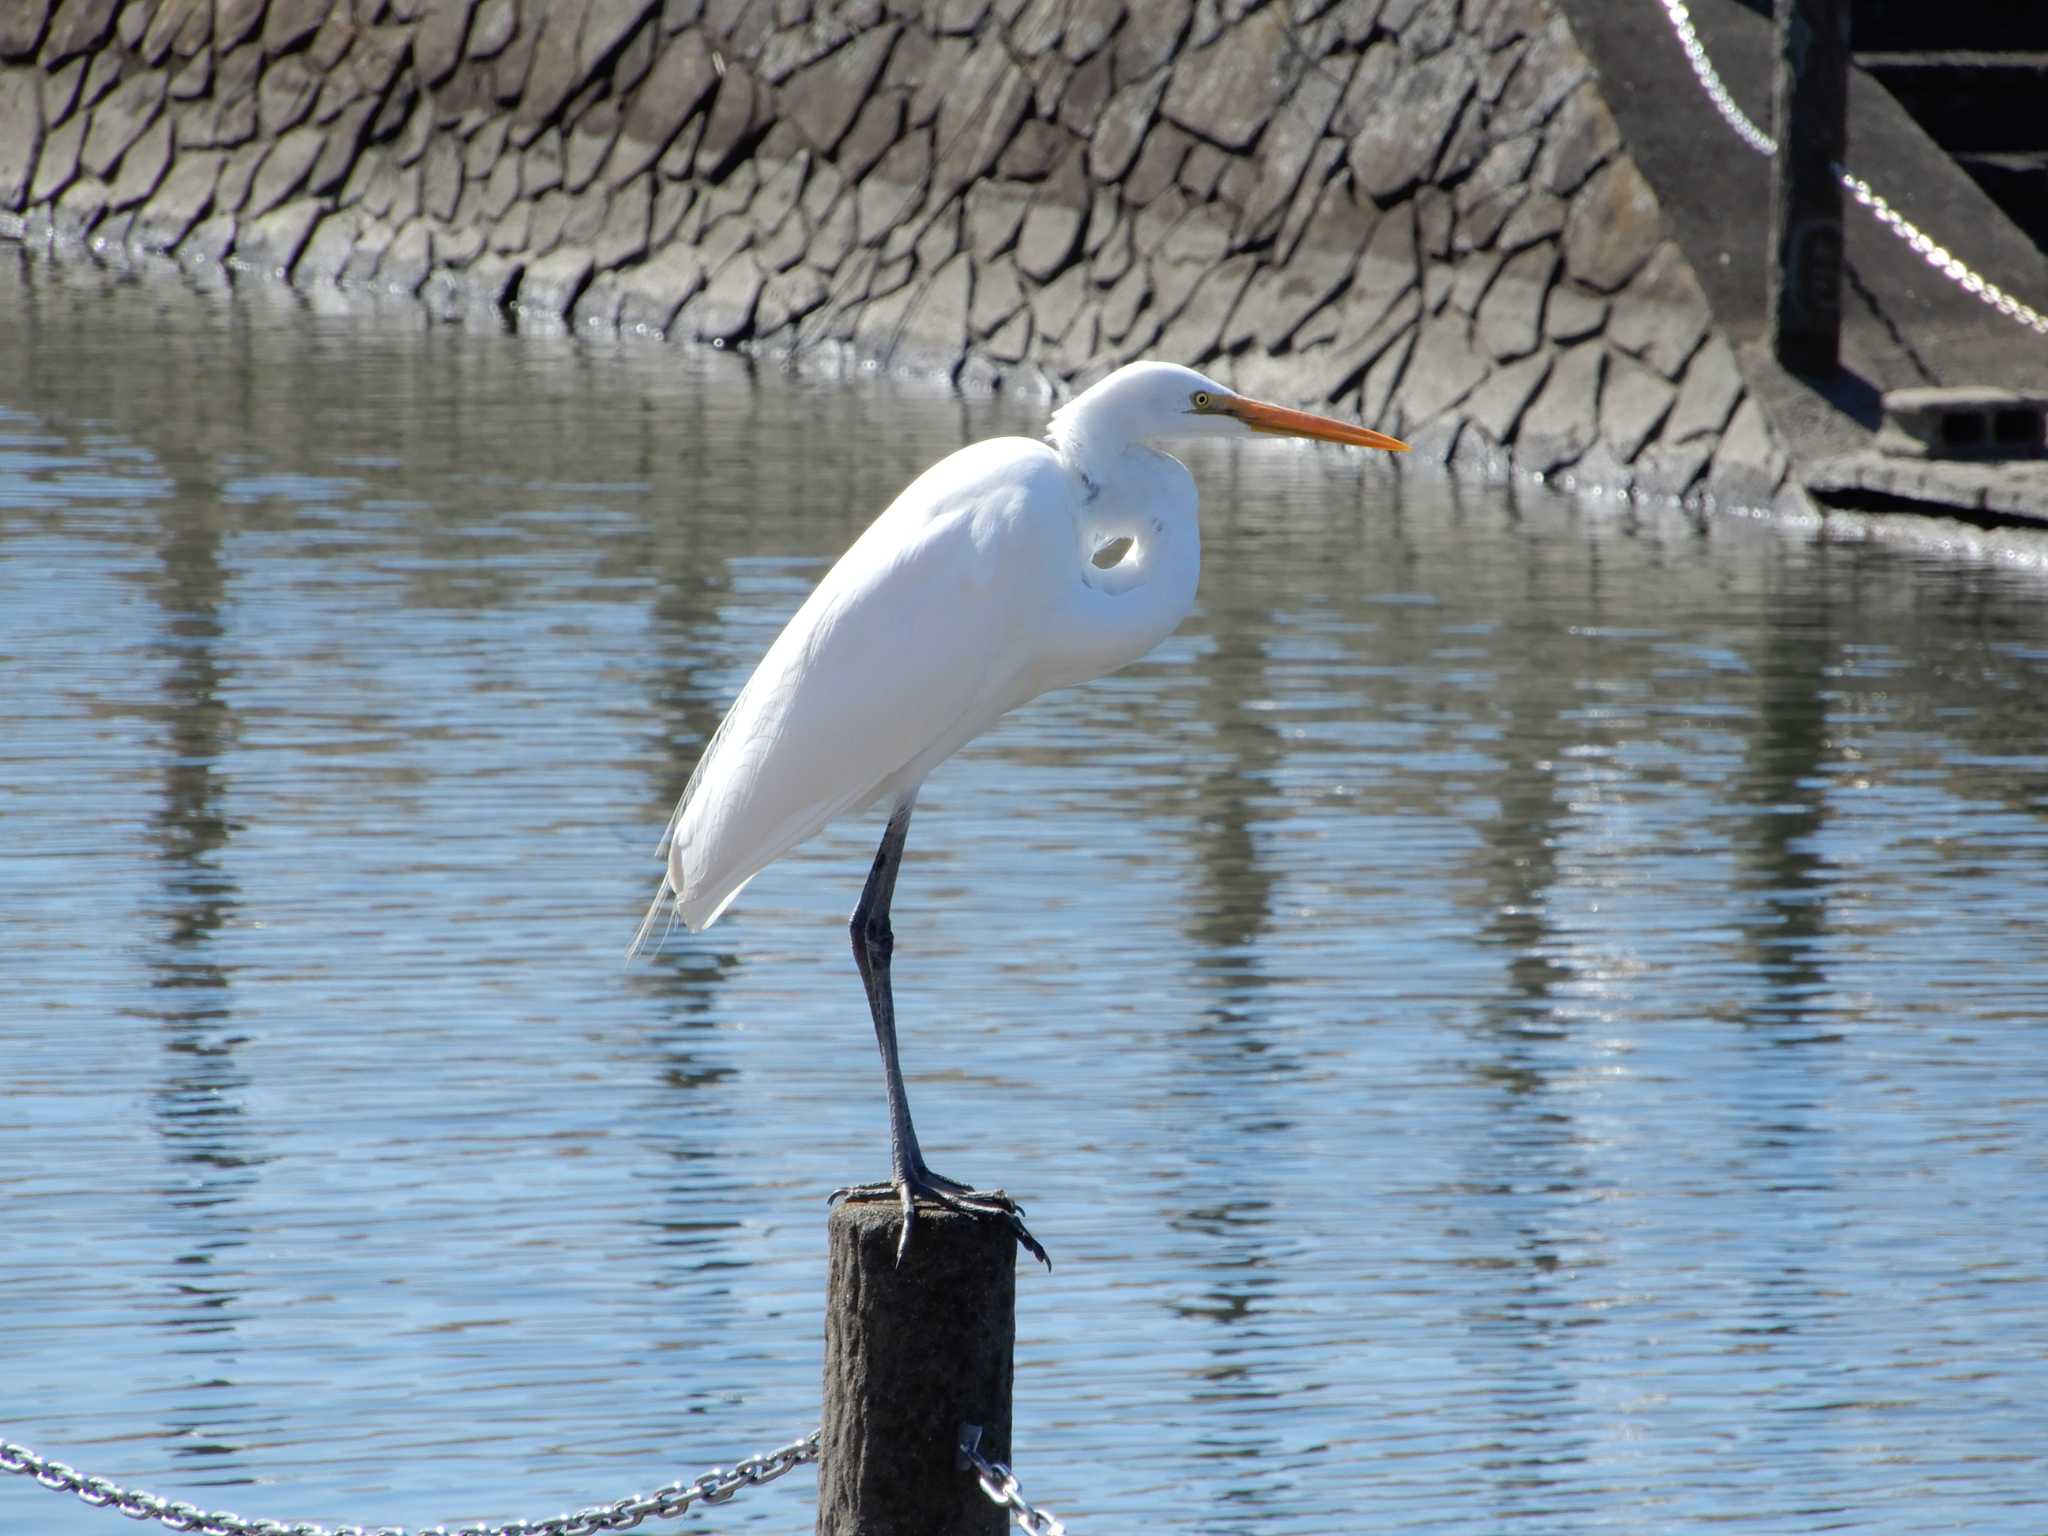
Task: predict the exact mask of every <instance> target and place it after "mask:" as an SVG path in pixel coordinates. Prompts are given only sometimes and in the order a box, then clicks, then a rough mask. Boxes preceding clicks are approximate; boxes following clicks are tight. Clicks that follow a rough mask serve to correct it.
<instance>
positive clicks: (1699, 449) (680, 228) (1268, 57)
mask: <svg viewBox="0 0 2048 1536" xmlns="http://www.w3.org/2000/svg"><path fill="white" fill-rule="evenodd" d="M1225 16H1228V17H1231V18H1234V19H1230V20H1225V19H1224V17H1225ZM1304 18H1306V19H1304ZM0 234H11V235H13V236H15V237H17V238H22V239H27V240H46V239H54V240H57V241H60V242H68V241H78V240H85V241H88V242H90V243H91V244H92V245H93V246H94V247H95V248H96V249H99V250H100V251H102V252H105V253H112V252H115V251H120V250H124V249H125V250H127V251H136V252H169V253H173V254H175V255H176V256H177V257H178V258H179V259H181V260H186V261H197V262H218V261H221V260H223V259H228V260H233V261H235V262H237V263H242V264H246V265H248V266H250V267H255V268H261V269H267V270H270V271H274V272H288V273H289V275H290V278H291V280H292V281H293V282H295V283H298V284H300V285H302V286H314V285H321V284H330V283H335V282H339V283H342V284H344V285H364V286H374V287H376V288H379V289H383V290H396V291H401V292H407V293H419V294H421V295H422V296H423V297H424V298H425V299H426V300H427V301H428V302H430V303H432V304H434V305H436V306H437V307H440V308H443V309H451V308H460V307H462V306H465V305H472V304H476V305H487V306H488V305H498V304H504V303H508V302H509V303H512V304H514V305H516V307H517V311H518V313H519V315H520V317H521V319H522V323H527V324H531V323H536V322H537V321H539V320H542V319H543V318H544V317H553V316H564V317H567V318H569V319H571V320H573V321H574V322H576V323H589V324H595V325H620V326H627V327H633V328H639V329H644V330H648V331H659V332H665V333H667V334H669V335H672V336H681V337H688V338H697V339H705V340H713V341H718V342H739V341H751V342H753V343H756V344H758V345H760V346H763V347H765V348H768V349H788V348H791V347H799V346H811V345H815V344H818V343H822V342H828V341H840V342H846V343H850V344H851V345H852V347H853V348H854V349H855V350H856V351H857V352H859V353H861V354H864V355H872V356H882V357H894V358H897V359H901V360H916V361H924V362H936V363H938V364H941V365H943V366H946V367H949V368H951V369H953V370H954V371H955V372H956V373H958V374H960V375H962V376H963V377H967V378H972V379H980V380H987V381H993V380H995V379H997V378H999V377H1003V376H1008V375H1012V374H1017V373H1020V372H1021V373H1023V374H1025V375H1032V374H1034V373H1036V372H1043V373H1044V374H1046V375H1050V376H1052V377H1053V378H1055V379H1057V380H1060V381H1068V380H1073V379H1077V378H1081V377H1084V376H1086V375H1088V374H1089V373H1091V372H1094V371H1099V370H1100V369H1102V368H1104V367H1106V366H1108V365H1110V364H1112V363H1114V362H1117V361H1121V360H1124V359H1128V358H1131V357H1136V356H1139V355H1155V356H1163V357H1170V358H1174V359H1178V360H1182V361H1187V362H1192V363H1196V364H1211V365H1213V366H1214V368H1215V371H1217V372H1218V373H1220V374H1222V375H1224V376H1225V377H1227V378H1228V379H1229V380H1230V382H1232V383H1234V384H1236V385H1238V386H1239V387H1242V388H1246V389H1249V390H1255V391H1258V392H1261V393H1266V394H1269V395H1272V396H1276V397H1279V398H1283V399H1292V400H1297V401H1302V402H1307V403H1314V404H1322V405H1329V406H1332V407H1334V408H1337V409H1340V410H1343V411H1345V412H1348V413H1351V414H1355V415H1358V416H1360V417H1361V418H1363V419H1365V420H1368V421H1371V422H1374V423H1375V424H1377V425H1379V426H1382V427H1385V428H1388V429H1390V430H1394V431H1400V432H1404V433H1407V434H1409V435H1411V436H1412V437H1413V438H1414V439H1415V441H1416V443H1417V446H1418V448H1420V449H1422V450H1423V451H1425V452H1427V453H1428V454H1430V455H1432V456H1434V457H1437V458H1442V459H1452V460H1455V461H1457V462H1460V463H1467V464H1471V465H1475V466H1487V467H1490V468H1498V467H1500V466H1502V465H1504V464H1506V463H1508V462H1510V461H1511V462H1512V463H1513V464H1514V465H1515V466H1516V467H1518V468H1523V469H1527V470H1534V471H1539V472H1544V473H1552V472H1568V473H1572V474H1576V475H1578V476H1580V477H1582V478H1585V479H1588V480H1592V481H1597V482H1601V483H1608V484H1613V483H1621V482H1625V481H1629V480H1633V481H1634V482H1635V483H1636V484H1637V485H1638V486H1640V487H1641V488H1643V489H1645V490H1649V491H1653V492H1659V493H1665V494H1683V493H1687V492H1693V493H1697V492H1699V491H1701V490H1703V489H1705V488H1707V487H1708V486H1709V485H1712V486H1713V487H1714V488H1715V489H1716V490H1718V491H1721V492H1723V493H1726V494H1730V495H1733V496H1736V497H1738V498H1740V499H1744V500H1750V501H1756V500H1767V499H1768V498H1769V497H1770V495H1771V494H1772V493H1773V491H1774V490H1775V489H1776V487H1777V485H1778V483H1779V481H1780V480H1781V479H1782V476H1783V471H1784V462H1783V458H1782V455H1780V454H1778V453H1777V452H1776V450H1775V448H1774V447H1773V445H1772V443H1771V441H1770V438H1769V435H1768V433H1767V432H1766V430H1765V428H1764V425H1763V420H1762V417H1761V415H1760V413H1759V412H1758V411H1757V409H1756V407H1755V405H1754V404H1753V403H1752V402H1750V401H1748V400H1747V399H1746V397H1745V394H1744V390H1743V386H1742V383H1741V380H1740V376H1739V374H1738V373H1737V370H1736V367H1735V360H1734V357H1733V355H1732V354H1731V352H1730V350H1729V348H1728V346H1727V345H1726V344H1725V342H1724V340H1723V339H1722V338H1721V337H1719V336H1718V335H1715V334H1713V331H1712V326H1711V322H1710V317H1709V314H1708V310H1707V306H1706V302H1705V300H1704V298H1703V297H1702V295H1701V293H1700V290H1699V287H1698V285H1697V283H1696V282H1695V281H1694V279H1693V276H1692V274H1691V272H1690V271H1689V269H1688V268H1687V267H1686V265H1685V263H1684V261H1683V259H1682V258H1681V257H1680V255H1679V252H1678V248H1677V247H1676V246H1675V245H1674V244H1672V243H1671V241H1670V240H1669V239H1668V238H1666V236H1665V233H1664V231H1663V229H1662V227H1661V220H1660V216H1659V213H1658V209H1657V206H1656V202H1655V199H1654V197H1653V196H1652V194H1651V192H1650V190H1649V188H1648V186H1647V185H1646V184H1645V183H1644V181H1643V180H1642V178H1641V177H1640V176H1639V175H1638V174H1637V172H1636V169H1635V167H1634V165H1633V163H1632V162H1631V161H1630V160H1629V158H1628V157H1627V155H1626V154H1624V153H1623V151H1622V146H1621V143H1620V137H1619V134H1618V133H1617V131H1616V128H1615V124H1614V119H1613V118H1612V116H1611V115H1610V114H1609V112H1608V110H1607V107H1606V106H1605V104H1604V103H1603V102H1602V100H1601V98H1600V95H1599V93H1598V91H1597V89H1596V87H1595V85H1594V83H1593V81H1592V78H1591V74H1590V71H1589V68H1588V66H1587V63H1586V61H1585V58H1584V56H1583V55H1582V54H1581V53H1580V51H1579V48H1578V46H1577V45H1576V43H1575V42H1574V41H1573V38H1572V36H1571V33H1570V30H1569V28H1568V27H1567V25H1566V23H1565V21H1564V18H1563V16H1562V14H1561V13H1560V12H1558V11H1557V10H1556V9H1555V8H1554V4H1553V0H1338V3H1336V4H1334V5H1316V4H1313V3H1309V0H1267V3H1264V4H1260V3H1258V0H1250V3H1244V0H1239V3H1235V4H1225V5H1221V6H1219V5H1215V4H1209V3H1202V4H1189V3H1182V0H1129V3H1128V4H1126V3H1123V0H918V3H904V0H866V3H855V0H837V3H834V0H817V3H813V0H126V3H123V0H4V4H0ZM1503 449H1505V450H1506V452H1503Z"/></svg>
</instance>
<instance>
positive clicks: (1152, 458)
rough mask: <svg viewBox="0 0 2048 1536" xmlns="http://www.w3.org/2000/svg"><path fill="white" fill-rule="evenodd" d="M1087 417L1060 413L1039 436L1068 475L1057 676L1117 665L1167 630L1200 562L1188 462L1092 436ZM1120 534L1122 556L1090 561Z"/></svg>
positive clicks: (1077, 676)
mask: <svg viewBox="0 0 2048 1536" xmlns="http://www.w3.org/2000/svg"><path fill="white" fill-rule="evenodd" d="M1063 418H1064V419H1063ZM1086 425H1087V420H1086V417H1085V416H1081V417H1079V418H1078V419H1077V418H1076V417H1074V416H1069V415H1068V414H1067V413H1065V412H1062V413H1060V414H1059V415H1055V416H1054V417H1053V422H1052V429H1051V431H1050V432H1048V434H1047V436H1048V437H1049V438H1050V439H1051V441H1052V444H1053V447H1054V448H1055V449H1056V450H1057V451H1058V453H1059V456H1060V460H1061V462H1062V463H1063V464H1065V465H1066V467H1067V471H1068V473H1069V474H1071V475H1072V476H1073V477H1074V483H1075V528H1074V534H1075V541H1076V559H1077V561H1078V569H1079V572H1080V584H1079V588H1078V590H1077V591H1076V594H1075V611H1074V613H1073V615H1072V623H1071V624H1070V626H1069V627H1068V629H1067V631H1066V633H1065V634H1064V635H1063V636H1062V637H1061V639H1062V641H1063V642H1064V643H1063V644H1062V645H1061V646H1060V650H1061V652H1062V655H1061V656H1060V658H1059V663H1060V664H1059V671H1060V672H1061V673H1062V674H1063V675H1062V677H1061V681H1062V682H1067V681H1080V680H1081V679H1083V678H1087V677H1094V676H1097V675H1099V674H1101V673H1103V672H1107V671H1111V670H1113V669H1115V668H1117V667H1121V666H1125V665H1127V664H1129V663H1130V662H1133V661H1136V660H1137V659H1138V658H1139V657H1140V656H1143V655H1144V654H1145V653H1146V652H1147V651H1149V650H1151V649H1152V647H1153V646H1155V645H1157V644H1158V643H1159V642H1160V641H1161V640H1164V639H1165V638H1166V637H1167V636H1168V635H1170V634H1172V633H1173V631H1174V629H1175V627H1176V626H1177V625H1178V624H1179V623H1180V621H1181V620H1182V619H1183V618H1185V617H1186V616H1187V613H1188V610H1189V609H1190V608H1192V607H1193V606H1194V602H1195V587H1196V584H1197V582H1198V581H1199V579H1200V576H1201V570H1202V530H1201V521H1200V518H1199V517H1198V515H1197V511H1196V497H1195V482H1194V477H1193V476H1192V475H1190V474H1189V473H1188V471H1187V467H1186V466H1185V465H1183V464H1182V463H1181V462H1180V461H1179V460H1178V459H1176V458H1173V457H1172V456H1171V455H1169V454H1165V453H1161V452H1159V451H1158V450H1157V449H1154V448H1148V447H1145V446H1143V445H1142V444H1137V443H1129V442H1124V443H1120V444H1117V445H1116V446H1114V447H1111V446H1109V445H1107V444H1105V443H1097V442H1091V440H1090V438H1089V435H1088V434H1087V432H1086ZM1077 429H1078V430H1077ZM1120 540H1129V541H1130V546H1129V549H1128V551H1127V552H1125V553H1124V555H1123V558H1122V559H1120V560H1118V561H1117V562H1116V563H1115V564H1114V565H1111V566H1109V567H1107V568H1104V567H1102V566H1099V565H1097V564H1096V563H1095V559H1094V557H1095V555H1096V554H1097V553H1098V552H1099V551H1101V550H1103V548H1104V547H1105V546H1114V545H1115V544H1116V543H1117V541H1120Z"/></svg>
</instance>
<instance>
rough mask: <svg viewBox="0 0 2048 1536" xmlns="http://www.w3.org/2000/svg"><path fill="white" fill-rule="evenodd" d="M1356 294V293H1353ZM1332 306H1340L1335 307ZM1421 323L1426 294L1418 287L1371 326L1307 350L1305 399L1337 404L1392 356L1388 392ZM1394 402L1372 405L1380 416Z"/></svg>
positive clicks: (1351, 330)
mask: <svg viewBox="0 0 2048 1536" xmlns="http://www.w3.org/2000/svg"><path fill="white" fill-rule="evenodd" d="M1353 294H1354V295H1355V294H1356V289H1354V290H1353ZM1332 307H1333V308H1334V307H1335V306H1332ZM1421 319H1422V296H1421V294H1420V292H1419V291H1418V290H1416V289H1414V288H1412V287H1411V288H1409V289H1406V290H1405V291H1403V292H1401V293H1400V294H1398V295H1396V296H1395V298H1394V300H1393V302H1392V303H1390V304H1387V305H1386V306H1385V307H1384V308H1383V309H1381V311H1380V313H1379V317H1378V319H1376V320H1374V321H1373V322H1372V323H1371V324H1370V325H1369V326H1365V327H1363V328H1356V329H1354V328H1352V327H1350V326H1346V327H1344V328H1342V329H1340V330H1339V331H1338V333H1337V335H1336V337H1335V339H1334V340H1332V341H1331V342H1330V343H1329V344H1328V345H1326V346H1321V347H1317V348H1314V349H1310V350H1306V351H1303V352H1302V353H1301V354H1300V355H1301V373H1300V376H1299V379H1298V382H1297V385H1296V387H1297V389H1298V390H1299V391H1300V393H1301V397H1302V398H1303V399H1305V400H1318V401H1335V400H1337V399H1338V398H1340V397H1341V396H1344V395H1347V394H1349V393H1350V392H1351V391H1352V390H1354V389H1357V388H1359V387H1360V385H1361V383H1362V381H1363V379H1364V377H1365V375H1366V374H1367V372H1368V371H1369V370H1370V369H1372V368H1373V367H1374V366H1375V365H1376V364H1377V363H1378V362H1379V361H1380V359H1382V358H1383V357H1385V356H1387V355H1388V353H1390V352H1396V353H1397V356H1398V362H1397V364H1396V365H1395V367H1394V368H1393V369H1392V370H1391V371H1390V373H1389V376H1388V377H1387V379H1386V383H1387V386H1388V389H1389V391H1391V389H1392V387H1393V385H1394V384H1395V383H1396V382H1398V380H1399V379H1400V376H1401V370H1402V369H1403V368H1405V367H1406V365H1407V360H1408V354H1409V352H1410V350H1411V346H1412V342H1413V337H1414V333H1415V328H1416V326H1417V325H1418V324H1419V323H1420V321H1421ZM1389 403H1390V398H1382V399H1380V400H1378V401H1377V402H1376V403H1374V404H1373V406H1372V409H1373V413H1374V414H1375V415H1379V414H1382V413H1384V412H1385V411H1386V409H1387V406H1388V405H1389Z"/></svg>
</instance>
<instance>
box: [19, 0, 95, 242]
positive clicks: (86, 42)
mask: <svg viewBox="0 0 2048 1536" xmlns="http://www.w3.org/2000/svg"><path fill="white" fill-rule="evenodd" d="M119 5H120V0H63V3H62V4H61V5H59V6H58V7H57V14H56V15H55V16H54V17H52V18H51V20H50V30H49V31H48V32H47V33H46V34H44V37H43V64H44V67H46V68H47V67H48V66H50V65H52V64H61V63H63V62H64V61H65V60H66V59H68V58H70V57H71V56H72V55H73V54H78V53H87V52H90V51H91V50H93V49H95V48H97V47H99V45H100V44H101V43H103V42H105V41H106V40H107V37H108V34H110V33H111V32H112V31H113V30H114V12H115V10H116V9H118V8H119ZM27 19H28V18H23V22H22V24H21V27H20V30H21V31H22V32H26V31H27V30H28V27H27V24H26V23H27ZM17 46H18V45H17ZM88 227H90V226H88Z"/></svg>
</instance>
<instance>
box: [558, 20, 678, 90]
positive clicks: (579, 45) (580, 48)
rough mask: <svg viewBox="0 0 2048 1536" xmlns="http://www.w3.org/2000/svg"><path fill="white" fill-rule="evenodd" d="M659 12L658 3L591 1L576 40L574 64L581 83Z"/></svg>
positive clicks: (614, 54) (613, 55)
mask: <svg viewBox="0 0 2048 1536" xmlns="http://www.w3.org/2000/svg"><path fill="white" fill-rule="evenodd" d="M659 9H660V4H659V0H591V5H590V11H589V14H588V15H586V16H585V17H584V19H583V27H582V30H581V31H580V32H578V34H577V37H576V62H577V67H578V70H579V72H580V74H581V76H582V78H583V79H584V80H588V79H590V78H591V77H592V76H593V75H595V74H596V73H597V72H598V70H599V69H601V68H602V67H603V66H604V65H605V63H606V62H607V61H608V60H610V59H612V58H614V57H615V56H616V55H617V54H618V53H619V51H620V48H621V45H622V44H624V43H626V41H627V40H628V39H629V38H630V37H632V36H633V35H634V33H635V31H636V29H637V28H639V27H640V26H641V24H642V23H643V22H645V21H647V20H648V19H649V17H650V16H651V15H652V14H653V13H654V12H656V11H658V10H659Z"/></svg>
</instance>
